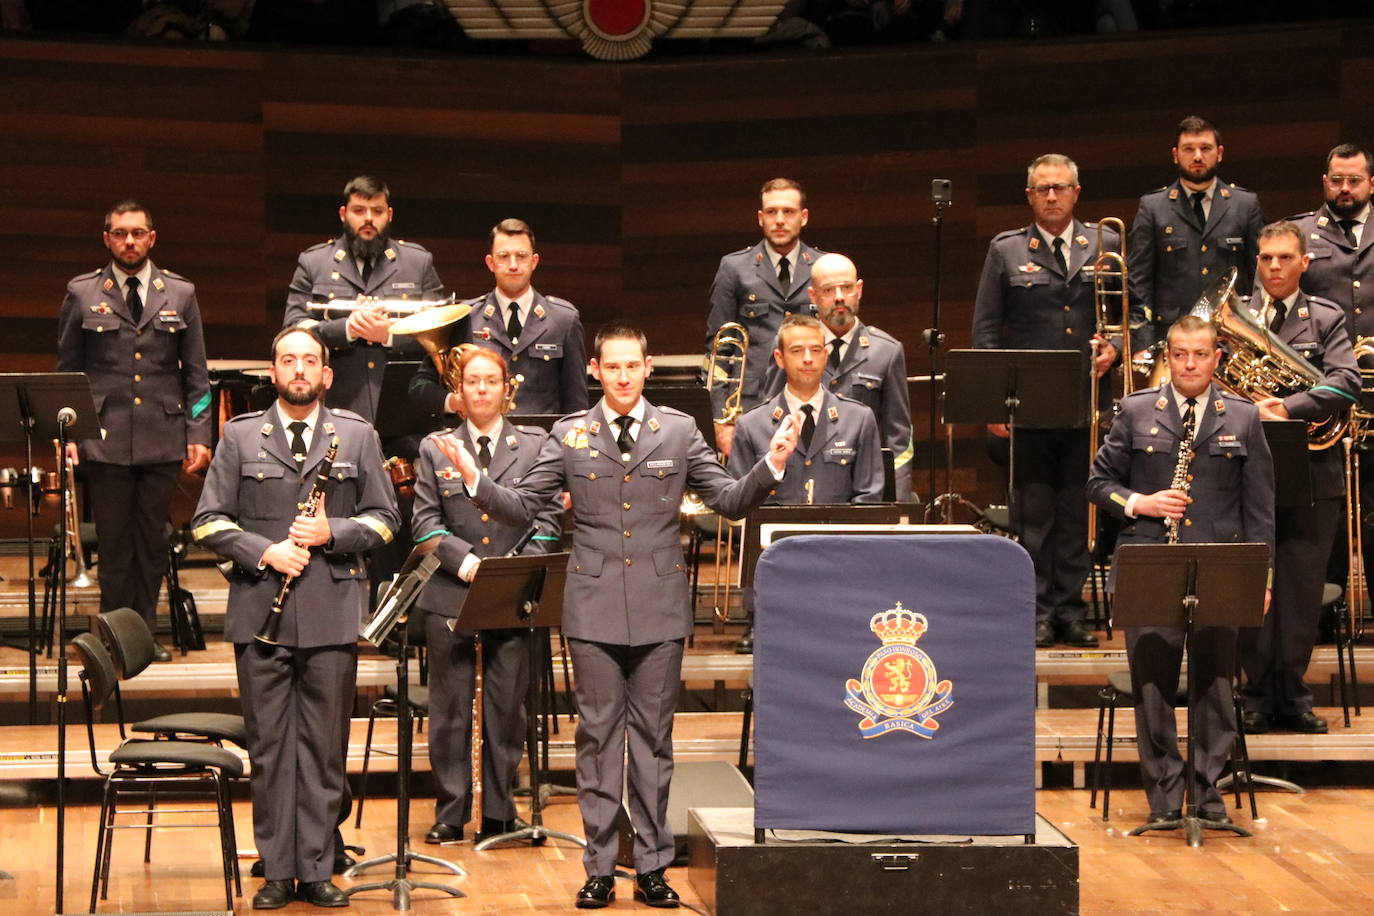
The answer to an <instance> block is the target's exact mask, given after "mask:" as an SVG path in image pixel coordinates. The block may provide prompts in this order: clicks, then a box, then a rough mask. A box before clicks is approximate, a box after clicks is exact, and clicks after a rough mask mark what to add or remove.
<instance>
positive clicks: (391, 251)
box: [382, 248, 396, 261]
mask: <svg viewBox="0 0 1374 916" xmlns="http://www.w3.org/2000/svg"><path fill="white" fill-rule="evenodd" d="M382 254H384V255H386V259H387V260H388V261H394V260H396V249H395V248H388V249H387V250H386V251H383V252H382Z"/></svg>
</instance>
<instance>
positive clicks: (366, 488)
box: [191, 406, 400, 648]
mask: <svg viewBox="0 0 1374 916" xmlns="http://www.w3.org/2000/svg"><path fill="white" fill-rule="evenodd" d="M283 427H284V424H283V423H282V421H281V418H280V416H279V415H278V413H277V410H276V407H275V406H273V407H271V408H269V409H267V410H263V411H254V412H252V413H247V414H241V415H239V416H237V417H234V419H232V420H230V421H229V422H228V423H226V424H225V425H224V429H223V431H222V432H221V435H220V441H219V445H218V447H217V448H216V449H215V457H214V460H213V461H211V462H210V470H209V473H208V474H207V476H206V478H205V487H204V489H203V490H202V491H201V495H200V504H199V505H198V506H197V507H196V515H195V518H194V519H193V520H192V522H191V526H192V534H193V536H194V537H195V539H196V540H197V541H198V542H199V543H201V544H204V545H205V546H206V547H208V548H209V549H211V550H213V551H214V552H215V553H217V554H219V555H220V556H222V557H225V558H226V559H229V560H232V561H233V562H234V572H233V574H232V576H231V578H230V583H229V604H228V613H227V615H226V617H225V622H224V638H225V639H226V640H227V641H229V642H233V643H247V642H252V641H253V636H254V634H256V633H257V632H258V630H259V629H260V628H261V626H262V624H263V621H264V620H266V618H267V614H268V611H269V610H270V609H271V607H272V601H273V599H275V598H276V595H277V591H278V588H279V587H280V585H281V581H282V577H281V574H280V573H278V572H276V571H275V570H273V569H271V568H268V569H258V562H259V561H260V560H261V559H262V554H263V551H265V550H266V549H267V548H268V546H270V545H271V544H274V543H276V542H277V541H281V540H284V539H285V538H286V536H287V531H288V530H289V529H290V527H291V522H292V520H293V519H294V518H295V517H296V515H297V514H298V512H299V510H298V509H297V504H298V503H299V502H303V501H304V500H305V497H306V495H307V494H308V493H309V491H310V488H311V486H312V485H313V484H314V482H315V476H316V473H317V469H318V467H319V464H320V461H321V460H322V459H323V458H324V456H325V451H326V449H327V448H328V445H329V440H330V438H331V437H332V436H334V435H337V436H338V437H339V452H338V455H337V456H336V457H335V459H334V465H333V470H332V473H331V480H332V481H333V482H332V484H331V485H330V489H329V490H328V492H327V494H326V497H325V512H326V513H327V515H328V517H329V527H330V530H331V531H333V534H334V537H333V540H331V541H330V542H329V543H328V544H326V545H324V546H323V547H316V548H312V549H311V558H310V565H309V566H307V567H306V568H305V572H304V573H302V574H301V576H300V577H299V578H297V579H296V580H295V582H294V583H293V584H292V586H291V591H290V592H289V594H288V595H287V599H286V605H285V608H284V611H283V616H282V622H281V631H280V633H281V644H282V645H284V646H295V647H297V648H312V647H316V646H336V645H352V644H353V643H354V642H356V641H357V639H358V626H359V624H360V623H361V621H362V617H363V614H364V613H366V611H367V610H368V608H367V601H368V588H367V568H366V566H365V565H364V562H363V554H364V553H366V552H367V551H369V550H371V549H373V548H374V547H378V546H380V545H382V544H384V543H387V542H388V541H390V540H391V539H392V537H393V534H394V532H395V531H396V530H397V529H398V528H399V527H400V516H399V514H398V513H397V511H396V496H395V493H394V492H393V490H392V485H391V477H390V475H388V474H387V472H386V470H385V469H384V468H383V467H382V450H381V446H380V445H379V444H378V442H377V432H376V430H374V429H373V428H372V427H371V426H370V425H369V424H368V423H367V422H366V421H365V420H363V419H362V418H361V417H359V416H358V415H356V414H353V413H350V412H348V411H346V410H342V409H338V408H323V409H321V411H320V413H319V418H318V421H317V426H316V428H315V432H314V437H313V439H312V441H311V443H310V449H309V451H308V453H307V454H306V459H305V461H304V462H303V463H302V465H301V466H300V468H299V469H298V468H297V465H296V462H295V460H294V459H293V458H292V457H291V448H290V445H289V444H288V438H287V437H288V433H287V431H286V430H285V429H284V428H283Z"/></svg>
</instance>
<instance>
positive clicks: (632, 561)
mask: <svg viewBox="0 0 1374 916" xmlns="http://www.w3.org/2000/svg"><path fill="white" fill-rule="evenodd" d="M625 565H626V566H633V565H635V561H634V560H631V559H630V558H629V557H626V558H625Z"/></svg>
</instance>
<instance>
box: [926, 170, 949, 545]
mask: <svg viewBox="0 0 1374 916" xmlns="http://www.w3.org/2000/svg"><path fill="white" fill-rule="evenodd" d="M953 193H954V185H953V183H952V182H951V181H950V180H949V179H948V178H936V179H934V180H932V181H931V183H930V199H931V200H932V201H934V203H935V216H934V217H932V218H931V221H930V222H931V225H932V226H934V227H935V245H934V248H935V251H934V255H935V276H934V290H933V292H932V295H931V299H932V303H931V318H930V322H931V327H928V328H926V329H925V330H924V331H922V332H921V338H922V339H923V340H924V341H925V342H926V346H927V347H928V348H929V350H930V415H929V417H928V420H929V439H928V441H929V442H930V467H929V483H928V486H929V491H928V492H929V493H930V503H929V504H928V505H927V506H926V511H925V517H926V521H930V520H931V517H932V515H934V514H935V513H936V512H938V513H939V514H940V519H941V521H943V522H945V523H946V524H948V523H949V522H950V521H951V520H952V513H951V511H950V510H951V503H952V499H953V498H954V496H955V494H953V493H952V492H951V493H946V494H944V495H941V496H937V495H936V494H937V493H938V492H939V489H938V483H937V477H936V470H935V468H936V461H937V458H936V456H935V443H936V442H937V441H938V439H937V436H938V434H939V428H940V426H941V423H940V404H941V402H942V401H943V400H944V380H943V378H942V377H941V374H940V347H941V346H942V345H943V344H944V340H945V334H944V332H943V331H941V330H940V294H941V282H940V281H941V265H942V260H943V258H942V255H943V252H944V235H945V208H946V207H948V206H949V205H950V203H951V202H952V200H953ZM946 433H947V438H948V441H947V442H946V446H945V481H946V483H947V484H951V485H952V484H953V482H954V443H953V438H952V432H950V431H949V430H948V429H947V430H946ZM951 489H952V487H951Z"/></svg>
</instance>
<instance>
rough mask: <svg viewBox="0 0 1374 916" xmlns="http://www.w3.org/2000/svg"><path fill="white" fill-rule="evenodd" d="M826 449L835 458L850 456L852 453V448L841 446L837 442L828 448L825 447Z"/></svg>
mask: <svg viewBox="0 0 1374 916" xmlns="http://www.w3.org/2000/svg"><path fill="white" fill-rule="evenodd" d="M826 451H828V452H829V453H830V454H831V455H834V456H835V457H836V458H851V457H853V455H854V449H852V448H841V447H840V446H839V445H838V444H836V445H833V446H831V447H830V448H828V449H826Z"/></svg>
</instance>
